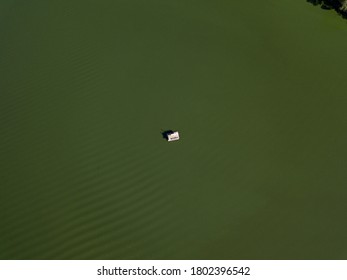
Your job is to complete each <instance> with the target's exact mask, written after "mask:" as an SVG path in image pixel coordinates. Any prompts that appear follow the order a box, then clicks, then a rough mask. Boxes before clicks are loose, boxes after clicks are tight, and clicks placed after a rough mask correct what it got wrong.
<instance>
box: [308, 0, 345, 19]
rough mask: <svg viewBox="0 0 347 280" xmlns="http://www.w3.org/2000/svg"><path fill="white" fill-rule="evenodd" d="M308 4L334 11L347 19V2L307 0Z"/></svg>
mask: <svg viewBox="0 0 347 280" xmlns="http://www.w3.org/2000/svg"><path fill="white" fill-rule="evenodd" d="M307 2H309V3H311V4H313V5H315V6H320V7H321V8H322V9H325V10H331V9H333V10H335V11H336V12H337V13H338V14H340V15H341V16H343V17H344V18H347V0H307Z"/></svg>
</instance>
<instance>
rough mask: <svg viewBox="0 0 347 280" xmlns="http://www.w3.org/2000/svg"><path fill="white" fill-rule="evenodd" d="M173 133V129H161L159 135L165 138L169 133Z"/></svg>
mask: <svg viewBox="0 0 347 280" xmlns="http://www.w3.org/2000/svg"><path fill="white" fill-rule="evenodd" d="M171 133H173V130H161V135H162V136H163V138H164V139H165V140H168V139H169V136H168V135H169V134H171Z"/></svg>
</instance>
